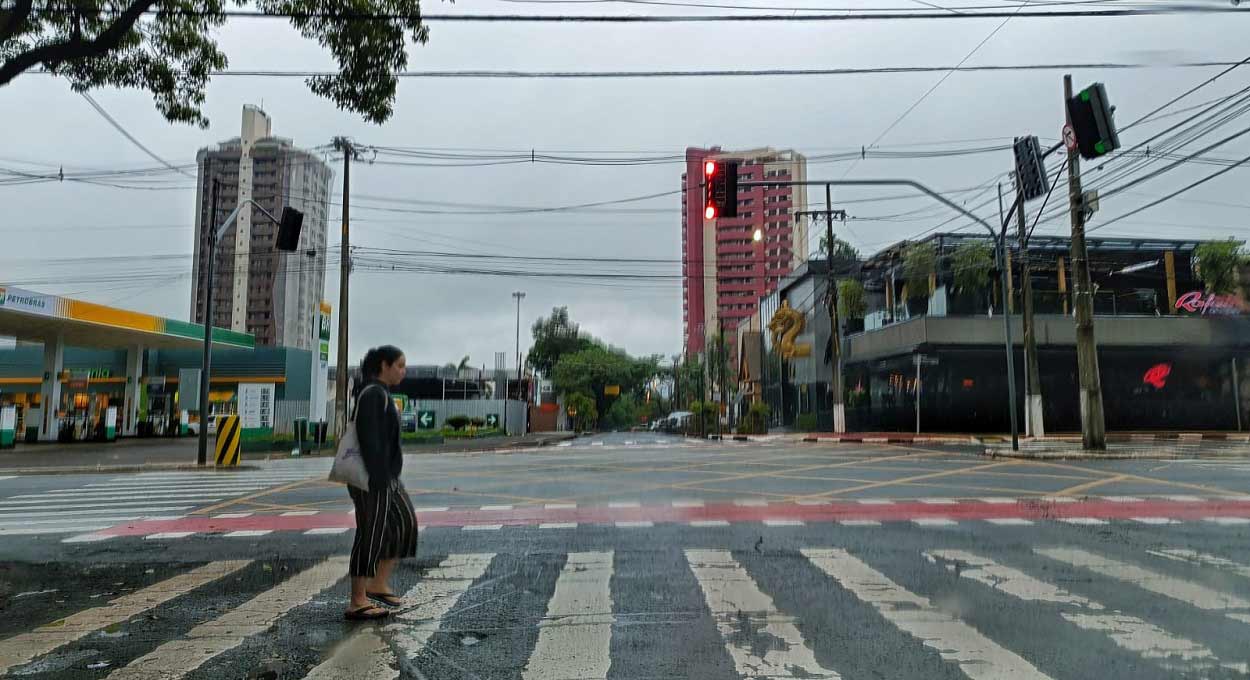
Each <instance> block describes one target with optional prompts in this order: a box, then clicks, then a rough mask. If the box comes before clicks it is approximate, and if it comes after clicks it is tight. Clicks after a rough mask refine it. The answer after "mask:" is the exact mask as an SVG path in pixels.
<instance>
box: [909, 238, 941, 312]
mask: <svg viewBox="0 0 1250 680" xmlns="http://www.w3.org/2000/svg"><path fill="white" fill-rule="evenodd" d="M936 271H937V252H936V251H935V250H934V248H933V244H932V243H913V244H911V245H909V246H907V248H905V249H904V250H903V279H904V280H905V281H907V297H908V298H910V299H917V298H925V297H928V296H929V275H930V274H933V273H934V272H936Z"/></svg>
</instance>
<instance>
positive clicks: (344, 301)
mask: <svg viewBox="0 0 1250 680" xmlns="http://www.w3.org/2000/svg"><path fill="white" fill-rule="evenodd" d="M334 149H335V150H336V151H341V152H343V233H342V243H341V246H340V253H341V254H340V262H339V348H338V353H339V357H338V368H337V369H336V372H335V374H334V411H335V413H334V431H335V433H336V435H337V436H342V435H343V433H344V432H346V431H347V413H348V411H347V305H348V302H349V297H348V282H349V279H350V277H351V273H352V258H351V245H350V243H349V241H348V226H349V225H348V219H349V217H350V215H351V213H350V210H349V208H348V203H349V197H350V194H351V173H352V160H353V157H354V156H355V153H356V149H355V147H353V146H352V142H351V140H350V139H348V138H346V137H335V138H334Z"/></svg>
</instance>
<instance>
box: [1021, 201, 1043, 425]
mask: <svg viewBox="0 0 1250 680" xmlns="http://www.w3.org/2000/svg"><path fill="white" fill-rule="evenodd" d="M1016 196H1017V198H1016V200H1017V202H1018V203H1019V205H1018V206H1017V208H1016V224H1017V226H1018V228H1019V241H1020V283H1021V285H1020V294H1021V295H1023V296H1024V309H1023V316H1022V317H1021V319H1022V320H1023V325H1024V431H1025V433H1026V434H1028V435H1029V436H1031V437H1044V436H1046V426H1045V424H1044V423H1043V422H1042V419H1043V415H1042V381H1041V372H1040V371H1039V370H1038V367H1037V333H1036V330H1037V329H1036V328H1034V326H1033V275H1032V270H1031V269H1030V265H1029V233H1028V227H1027V226H1026V225H1025V219H1024V190H1023V189H1022V187H1021V184H1020V178H1019V177H1017V178H1016Z"/></svg>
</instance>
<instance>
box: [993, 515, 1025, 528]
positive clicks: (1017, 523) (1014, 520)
mask: <svg viewBox="0 0 1250 680" xmlns="http://www.w3.org/2000/svg"><path fill="white" fill-rule="evenodd" d="M985 521H987V522H989V523H990V524H995V525H997V526H1000V527H1031V526H1033V520H1031V519H1021V518H1019V517H993V518H990V519H987V520H985Z"/></svg>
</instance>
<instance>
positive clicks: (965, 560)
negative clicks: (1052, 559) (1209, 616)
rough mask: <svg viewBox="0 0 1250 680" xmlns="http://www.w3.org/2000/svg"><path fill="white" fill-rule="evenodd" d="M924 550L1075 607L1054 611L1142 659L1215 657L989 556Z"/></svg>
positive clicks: (1011, 591) (961, 570) (1021, 592)
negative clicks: (1109, 639) (1138, 655)
mask: <svg viewBox="0 0 1250 680" xmlns="http://www.w3.org/2000/svg"><path fill="white" fill-rule="evenodd" d="M924 555H925V557H927V558H928V559H929V561H931V562H934V563H935V564H936V563H939V562H945V564H944V566H945V567H946V569H947V570H948V571H951V572H953V573H955V574H956V575H958V576H960V577H963V578H969V579H972V580H973V581H976V582H978V583H981V584H983V585H987V586H989V587H990V588H993V589H994V590H998V591H1000V592H1003V593H1006V594H1008V595H1011V596H1013V597H1016V598H1019V599H1021V600H1024V601H1025V602H1047V603H1050V604H1055V605H1062V606H1063V607H1064V608H1067V609H1076V610H1078V611H1061V612H1060V613H1059V615H1060V616H1062V617H1063V618H1064V619H1065V620H1067V621H1068V622H1069V623H1072V624H1073V625H1075V626H1077V627H1078V628H1082V629H1084V630H1089V631H1094V632H1098V633H1102V634H1104V635H1106V636H1107V637H1109V638H1111V641H1112V642H1114V643H1115V644H1116V645H1118V646H1120V647H1122V648H1124V649H1127V650H1129V651H1131V652H1135V653H1137V654H1140V655H1141V656H1143V657H1145V658H1147V659H1154V660H1156V661H1158V662H1159V663H1160V665H1162V666H1163V667H1165V668H1168V669H1172V670H1184V671H1189V672H1192V671H1200V670H1202V669H1204V668H1209V667H1211V666H1213V665H1217V664H1219V663H1220V661H1219V659H1218V658H1217V657H1216V656H1215V653H1214V652H1212V651H1211V650H1210V649H1208V648H1206V647H1204V646H1203V645H1201V644H1199V643H1197V642H1194V641H1192V640H1188V639H1186V638H1183V637H1180V636H1177V635H1173V634H1172V633H1169V632H1168V631H1166V630H1164V629H1162V628H1159V627H1158V626H1155V625H1154V624H1152V623H1149V622H1147V621H1144V620H1142V619H1140V618H1137V617H1135V616H1131V615H1129V614H1125V613H1123V612H1119V611H1113V610H1108V609H1107V608H1106V607H1105V606H1104V605H1102V604H1100V603H1098V602H1095V601H1093V600H1089V599H1086V598H1084V597H1082V596H1080V595H1076V594H1073V593H1069V592H1068V591H1066V590H1064V589H1062V588H1059V587H1057V586H1054V585H1052V584H1050V583H1046V582H1044V581H1040V580H1038V579H1035V578H1033V577H1032V576H1029V575H1028V574H1025V573H1024V572H1022V571H1019V570H1017V569H1013V568H1011V567H1006V566H1003V565H1000V564H997V563H995V562H994V561H992V560H990V559H987V558H984V557H981V556H979V555H975V554H973V553H970V552H965V551H963V550H932V551H928V552H925V553H924ZM956 563H958V566H957V564H956ZM1241 666H1245V664H1241ZM1229 667H1231V668H1238V667H1234V666H1229ZM1243 672H1244V671H1243Z"/></svg>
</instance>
